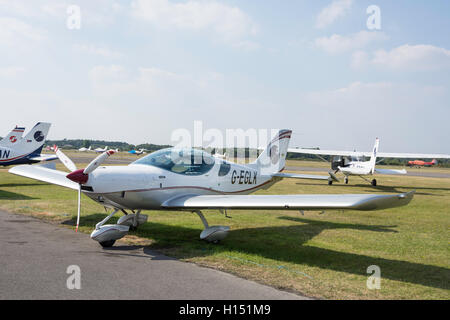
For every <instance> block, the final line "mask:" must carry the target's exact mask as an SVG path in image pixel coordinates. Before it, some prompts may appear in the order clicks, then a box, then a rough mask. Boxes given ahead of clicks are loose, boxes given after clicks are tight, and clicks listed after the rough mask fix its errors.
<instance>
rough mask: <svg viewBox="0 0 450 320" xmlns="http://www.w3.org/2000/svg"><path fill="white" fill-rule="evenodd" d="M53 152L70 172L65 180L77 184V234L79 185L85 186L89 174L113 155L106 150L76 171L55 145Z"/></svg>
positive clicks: (70, 161) (79, 201)
mask: <svg viewBox="0 0 450 320" xmlns="http://www.w3.org/2000/svg"><path fill="white" fill-rule="evenodd" d="M54 150H55V153H56V155H57V156H58V158H59V160H61V162H62V163H63V164H64V166H65V167H66V168H67V169H69V170H70V171H71V172H70V173H69V174H68V175H67V176H66V177H67V179H69V180H72V181H74V182H76V183H78V186H79V187H78V212H77V227H76V229H75V232H78V226H79V224H80V213H81V185H83V184H85V183H86V182H87V181H88V179H89V173H91V172H92V171H94V170H95V169H97V168H98V167H99V166H100V165H101V164H102V163H103V162H104V161H105V160H106V159H107V158H108V157H109V156H110V155H112V154H114V152H115V151H114V150H108V151H105V152H103V153H102V154H101V155H99V156H98V157H96V158H95V159H94V160H92V161H91V162H90V163H89V164H88V166H87V167H86V168H84V169H77V167H76V165H75V163H73V161H72V160H70V158H69V157H68V156H66V155H65V154H64V153H63V152H62V151H61V150H59V148H58V147H57V146H56V145H55V146H54Z"/></svg>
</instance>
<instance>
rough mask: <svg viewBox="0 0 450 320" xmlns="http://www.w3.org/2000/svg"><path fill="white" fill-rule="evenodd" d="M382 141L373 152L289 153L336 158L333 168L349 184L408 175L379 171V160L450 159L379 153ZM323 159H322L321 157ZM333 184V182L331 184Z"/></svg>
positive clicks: (432, 155) (318, 151)
mask: <svg viewBox="0 0 450 320" xmlns="http://www.w3.org/2000/svg"><path fill="white" fill-rule="evenodd" d="M379 145H380V140H379V139H378V138H376V140H375V145H374V147H373V151H372V152H356V151H336V150H320V149H317V150H315V149H305V148H289V149H288V152H292V153H301V154H312V155H317V156H319V157H320V156H324V155H325V156H334V158H333V160H332V163H331V168H332V170H336V171H335V173H337V172H339V171H340V172H342V173H343V174H344V176H345V178H344V181H345V183H346V184H348V177H349V176H359V177H361V178H363V179H364V180H366V179H365V178H364V176H372V175H373V174H377V173H378V174H386V175H392V174H394V175H397V174H406V173H407V172H406V170H405V169H402V170H395V169H377V168H376V164H377V158H403V159H408V158H416V157H417V158H438V159H450V155H446V154H414V153H387V152H378V148H379ZM364 157H370V160H369V161H364V160H363V158H364ZM320 158H321V159H323V158H322V157H320ZM370 182H371V184H372V186H376V185H377V180H376V179H372V181H370ZM329 184H332V182H329Z"/></svg>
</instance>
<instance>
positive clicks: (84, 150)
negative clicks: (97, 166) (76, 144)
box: [78, 146, 94, 152]
mask: <svg viewBox="0 0 450 320" xmlns="http://www.w3.org/2000/svg"><path fill="white" fill-rule="evenodd" d="M91 148H92V147H91V146H89V148H86V147H81V148H80V149H78V151H81V152H87V151H94V150H92V149H91Z"/></svg>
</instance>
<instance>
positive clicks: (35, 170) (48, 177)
mask: <svg viewBox="0 0 450 320" xmlns="http://www.w3.org/2000/svg"><path fill="white" fill-rule="evenodd" d="M9 172H10V173H12V174H16V175H18V176H22V177H27V178H31V179H36V180H39V181H44V182H48V183H52V184H56V185H59V186H62V187H66V188H70V189H74V190H78V188H79V185H78V183H76V182H73V181H71V180H69V179H67V178H66V175H67V172H64V171H59V170H54V169H50V168H47V167H45V166H40V165H36V166H30V165H27V164H26V165H21V166H16V167H12V168H11V169H9Z"/></svg>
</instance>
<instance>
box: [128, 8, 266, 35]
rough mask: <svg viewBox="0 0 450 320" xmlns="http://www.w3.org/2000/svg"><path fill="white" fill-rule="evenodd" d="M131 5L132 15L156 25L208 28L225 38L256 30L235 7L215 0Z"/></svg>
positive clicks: (251, 32)
mask: <svg viewBox="0 0 450 320" xmlns="http://www.w3.org/2000/svg"><path fill="white" fill-rule="evenodd" d="M131 6H132V14H133V16H135V17H137V18H140V19H142V20H144V21H148V22H150V23H152V24H154V25H155V26H157V27H159V28H166V29H171V28H173V29H179V30H191V31H208V32H213V33H214V34H215V35H218V36H220V38H221V39H222V40H225V41H231V40H235V39H240V38H243V37H247V36H251V35H254V34H256V32H257V29H258V28H257V26H256V24H255V23H254V22H253V21H252V19H251V18H250V17H249V16H248V15H247V14H246V13H244V12H243V11H242V10H241V9H239V8H238V7H231V6H228V5H225V4H222V3H218V2H215V1H195V0H189V1H187V2H176V3H172V2H169V1H168V0H136V1H133V2H132V4H131Z"/></svg>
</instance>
